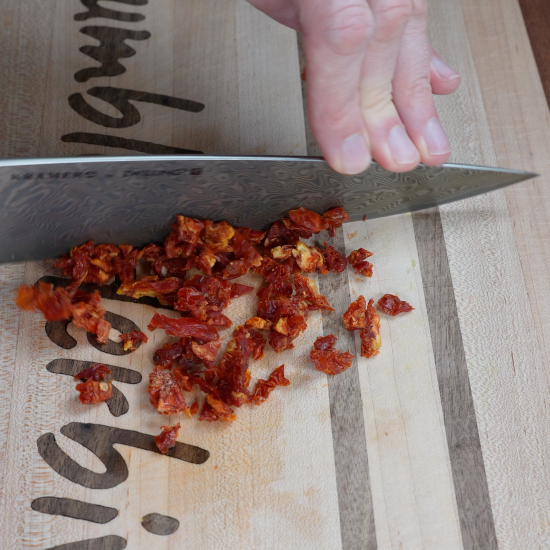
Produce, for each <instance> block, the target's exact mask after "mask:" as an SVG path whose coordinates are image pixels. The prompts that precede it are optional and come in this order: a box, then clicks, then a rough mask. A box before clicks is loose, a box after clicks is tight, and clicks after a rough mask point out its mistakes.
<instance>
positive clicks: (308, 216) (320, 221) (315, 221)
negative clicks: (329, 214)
mask: <svg viewBox="0 0 550 550" xmlns="http://www.w3.org/2000/svg"><path fill="white" fill-rule="evenodd" d="M288 217H289V218H290V219H291V220H292V221H293V222H294V223H295V224H296V225H297V226H298V227H304V228H305V229H308V230H309V231H311V232H312V233H319V232H321V231H322V230H323V229H326V228H327V227H328V224H327V221H326V220H325V219H324V218H323V216H320V215H319V214H317V213H316V212H312V211H311V210H308V209H307V208H304V207H303V206H302V207H301V208H297V209H296V210H291V211H290V212H289V213H288Z"/></svg>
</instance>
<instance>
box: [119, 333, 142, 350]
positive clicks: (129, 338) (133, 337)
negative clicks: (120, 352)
mask: <svg viewBox="0 0 550 550" xmlns="http://www.w3.org/2000/svg"><path fill="white" fill-rule="evenodd" d="M119 338H120V339H121V340H122V341H123V342H124V349H125V350H126V351H128V350H130V351H133V350H135V349H137V344H138V342H143V343H144V344H146V343H147V336H146V335H145V334H143V332H141V330H133V331H132V332H127V333H126V334H121V335H120V336H119Z"/></svg>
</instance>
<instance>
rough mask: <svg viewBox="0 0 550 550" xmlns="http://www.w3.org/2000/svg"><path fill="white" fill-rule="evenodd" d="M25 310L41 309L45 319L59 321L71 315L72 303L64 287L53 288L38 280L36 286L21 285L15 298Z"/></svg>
mask: <svg viewBox="0 0 550 550" xmlns="http://www.w3.org/2000/svg"><path fill="white" fill-rule="evenodd" d="M15 303H16V304H17V306H18V307H19V308H21V309H23V310H25V311H41V312H42V314H43V315H44V318H45V319H46V321H61V320H63V319H70V318H71V317H72V304H71V298H70V296H69V294H68V292H67V291H66V290H65V289H64V288H56V289H55V290H54V289H53V285H52V284H48V283H44V282H40V283H39V284H38V286H21V287H19V289H18V291H17V298H16V299H15Z"/></svg>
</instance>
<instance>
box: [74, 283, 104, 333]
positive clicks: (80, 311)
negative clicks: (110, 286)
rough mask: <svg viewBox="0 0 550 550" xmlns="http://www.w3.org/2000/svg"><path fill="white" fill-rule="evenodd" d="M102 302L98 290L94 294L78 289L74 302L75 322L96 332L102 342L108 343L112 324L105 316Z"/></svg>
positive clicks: (80, 326)
mask: <svg viewBox="0 0 550 550" xmlns="http://www.w3.org/2000/svg"><path fill="white" fill-rule="evenodd" d="M100 302H101V298H100V297H99V292H98V291H97V290H96V291H95V292H94V293H93V294H90V293H89V292H82V291H77V292H76V293H75V295H74V297H73V303H72V314H73V324H74V326H75V327H78V328H83V329H84V330H85V331H87V332H91V333H92V334H95V335H96V337H97V341H98V342H99V343H100V344H106V343H107V342H108V341H109V333H110V332H111V325H110V323H108V322H107V321H105V319H104V318H103V317H104V315H105V308H103V307H101V306H100Z"/></svg>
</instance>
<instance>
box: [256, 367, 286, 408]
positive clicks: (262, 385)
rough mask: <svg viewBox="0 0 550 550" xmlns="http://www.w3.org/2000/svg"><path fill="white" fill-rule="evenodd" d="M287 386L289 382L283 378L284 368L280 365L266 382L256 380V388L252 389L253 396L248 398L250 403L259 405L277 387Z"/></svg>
mask: <svg viewBox="0 0 550 550" xmlns="http://www.w3.org/2000/svg"><path fill="white" fill-rule="evenodd" d="M289 384H290V380H288V379H287V378H285V366H284V365H281V366H280V367H277V368H276V369H275V370H274V371H273V372H272V373H271V374H270V376H269V378H268V379H267V380H258V382H256V387H255V388H254V393H253V395H251V396H250V401H253V402H254V403H255V404H256V405H259V404H260V403H263V402H264V401H265V400H266V399H267V398H268V397H269V394H270V393H271V392H272V391H273V390H274V389H275V388H276V387H277V386H288V385H289Z"/></svg>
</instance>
